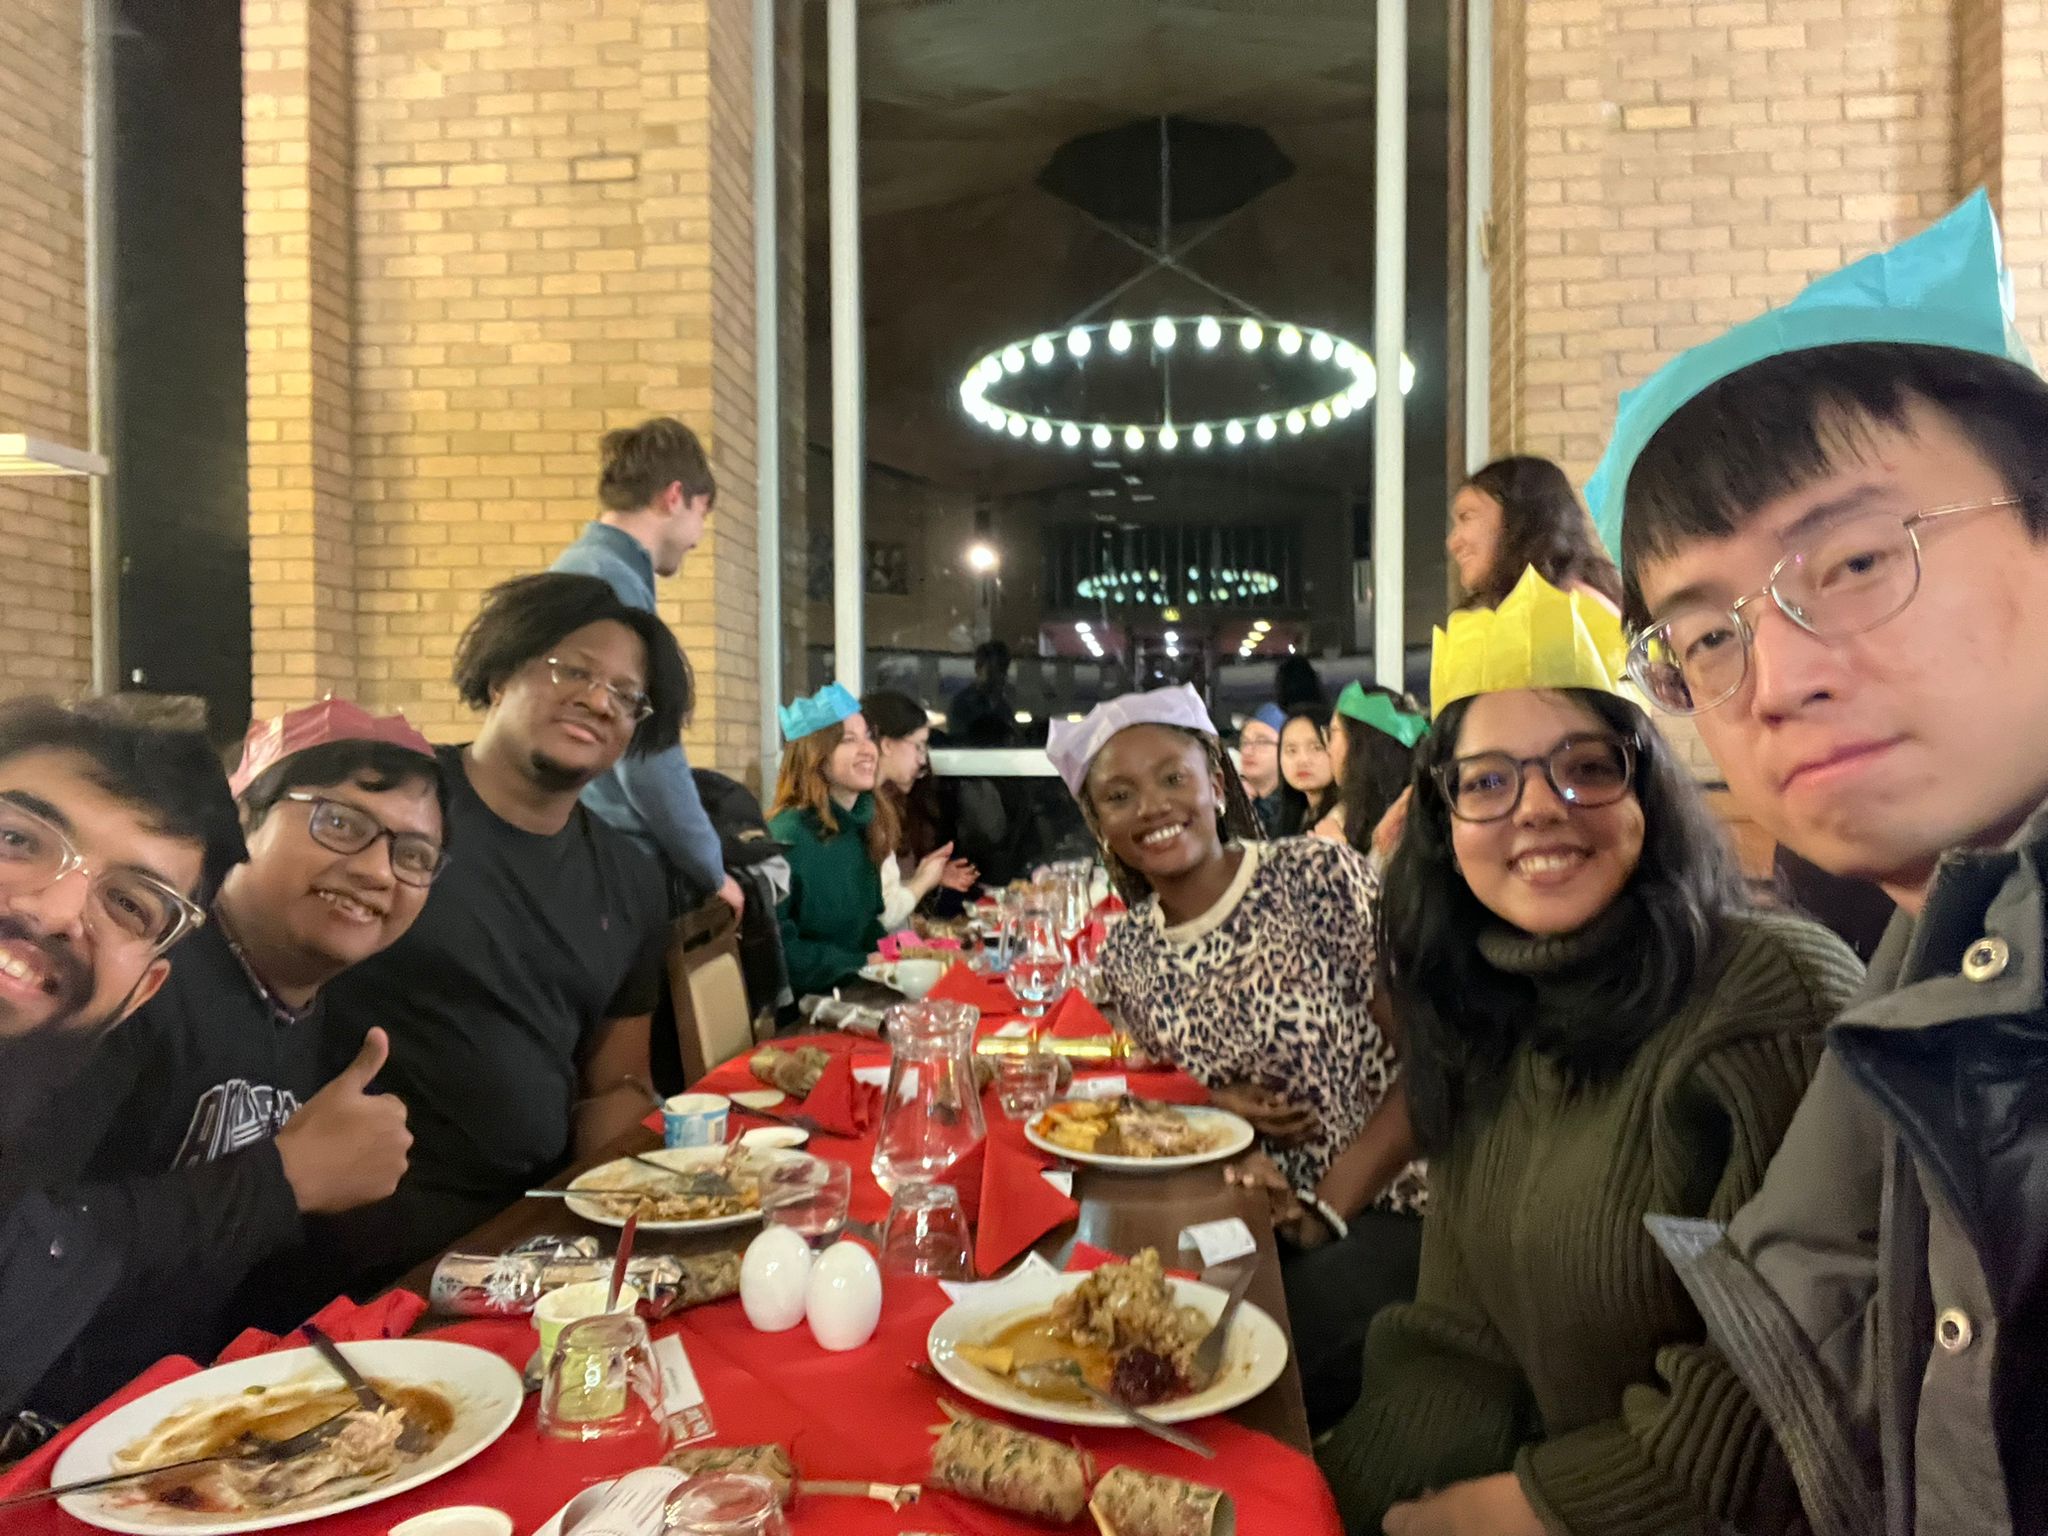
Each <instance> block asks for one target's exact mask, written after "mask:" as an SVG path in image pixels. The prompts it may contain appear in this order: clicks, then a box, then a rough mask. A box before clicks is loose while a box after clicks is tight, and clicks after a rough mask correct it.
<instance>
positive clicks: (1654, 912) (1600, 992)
mask: <svg viewBox="0 0 2048 1536" xmlns="http://www.w3.org/2000/svg"><path fill="white" fill-rule="evenodd" d="M1565 696H1566V697H1567V698H1570V699H1572V700H1574V701H1576V702H1578V703H1580V704H1583V705H1584V706H1585V707H1586V708H1587V709H1589V710H1591V711H1592V712H1593V713H1594V714H1595V715H1596V716H1598V717H1599V719H1600V720H1601V722H1602V723H1603V724H1604V725H1606V726H1607V727H1608V729H1610V730H1611V731H1613V732H1614V733H1615V734H1616V735H1617V736H1620V737H1624V738H1626V739H1629V740H1631V741H1633V742H1635V743H1636V777H1635V796H1636V800H1637V802H1638V803H1639V804H1640V805H1641V806H1642V810H1643V852H1642V857H1641V859H1640V860H1639V861H1638V862H1637V864H1636V868H1635V873H1634V874H1633V875H1632V876H1630V878H1629V881H1628V884H1627V885H1625V886H1624V887H1623V888H1622V892H1621V895H1620V896H1619V897H1618V898H1617V905H1619V904H1621V903H1627V904H1628V905H1629V907H1630V908H1631V910H1632V912H1633V915H1634V917H1635V919H1636V920H1637V921H1638V922H1639V923H1640V926H1641V934H1640V940H1639V942H1634V943H1631V944H1629V945H1628V946H1627V948H1626V950H1625V952H1622V953H1621V957H1620V960H1619V963H1617V964H1615V965H1614V966H1612V967H1610V969H1609V974H1607V975H1606V976H1604V977H1602V978H1600V979H1599V980H1598V982H1597V985H1596V987H1595V989H1594V990H1593V991H1592V992H1591V993H1590V994H1589V995H1588V996H1587V997H1586V999H1585V1001H1584V1006H1583V1009H1582V1011H1581V1017H1582V1018H1583V1019H1584V1021H1585V1025H1586V1027H1585V1030H1584V1032H1583V1034H1582V1035H1581V1036H1580V1037H1578V1038H1575V1039H1571V1040H1567V1041H1563V1042H1552V1046H1553V1048H1552V1050H1551V1054H1552V1055H1553V1056H1555V1057H1556V1059H1557V1060H1558V1063H1559V1065H1560V1066H1562V1067H1563V1068H1564V1070H1565V1072H1566V1074H1567V1076H1568V1078H1569V1079H1570V1080H1572V1081H1573V1082H1575V1083H1579V1084H1584V1083H1590V1082H1595V1081H1598V1080H1600V1079H1602V1078H1604V1077H1608V1076H1611V1075H1612V1074H1613V1073H1615V1072H1617V1071H1619V1070H1621V1068H1622V1067H1624V1066H1625V1065H1626V1064H1627V1063H1628V1062H1629V1060H1630V1059H1632V1058H1633V1057H1634V1055H1635V1053H1636V1051H1637V1050H1638V1049H1639V1048H1640V1047H1641V1046H1642V1044H1643V1042H1644V1041H1645V1040H1647V1039H1649V1037H1650V1036H1651V1035H1653V1034H1654V1033H1655V1032H1656V1031H1657V1030H1658V1029H1659V1028H1660V1027H1661V1026H1662V1025H1663V1024H1664V1023H1665V1021H1666V1020H1668V1019H1669V1018H1670V1017H1671V1015H1672V1014H1673V1013H1674V1012H1675V1011H1676V1010H1677V1009H1678V1008H1679V1007H1680V1006H1681V1005H1682V1004H1683V1003H1684V1002H1685V999H1686V997H1687V996H1688V994H1689V993H1690V992H1691V990H1692V987H1693V985H1694V983H1695V982H1696V981H1697V980H1698V979H1699V976H1700V973H1701V969H1702V967H1703V966H1704V965H1705V963H1706V961H1707V959H1708V956H1709V954H1710V952H1711V951H1712V949H1713V946H1714V944H1715V942H1716V941H1717V939H1718V938H1719V936H1720V931H1721V926H1722V921H1723V919H1724V918H1725V916H1726V915H1727V914H1728V913H1730V912H1733V911H1737V910H1739V909H1740V908H1741V907H1742V906H1743V905H1744V904H1745V902H1744V896H1743V891H1742V885H1741V882H1740V881H1739V879H1738V878H1737V876H1736V873H1735V868H1734V864H1733V861H1732V860H1731V859H1730V857H1729V854H1728V845H1727V842H1726V841H1725V839H1724V838H1723V837H1722V835H1721V830H1720V828H1719V827H1718V826H1717V825H1716V824H1715V822H1714V820H1713V817H1712V815H1711V813H1709V811H1708V810H1707V808H1706V805H1705V803H1704V802H1703V801H1702V800H1701V799H1700V795H1699V791H1698V790H1697V789H1696V788H1695V787H1694V785H1693V782H1692V776H1691V775H1690V774H1689V773H1688V772H1687V771H1686V769H1685V767H1684V765H1683V764H1682V763H1680V762H1679V761H1678V760H1677V757H1676V756H1675V755H1674V754H1673V753H1672V752H1671V751H1669V750H1668V749H1667V748H1666V746H1665V744H1664V743H1663V741H1662V740H1661V739H1660V738H1659V737H1658V735H1657V733H1656V731H1655V730H1653V729H1652V728H1651V727H1650V724H1649V722H1648V720H1646V719H1645V718H1644V716H1643V714H1642V712H1641V711H1640V710H1638V709H1637V708H1636V707H1635V706H1634V705H1633V704H1631V703H1629V702H1628V701H1627V700H1626V699H1623V698H1620V697H1618V696H1616V695H1614V694H1609V693H1597V692H1592V691H1588V690H1582V689H1568V690H1566V692H1565ZM1469 708H1470V701H1469V700H1462V699H1461V700H1459V701H1457V702H1456V703H1453V704H1451V705H1450V706H1449V707H1447V708H1446V709H1445V710H1444V712H1443V714H1442V715H1441V716H1439V717H1438V719H1437V722H1436V725H1435V727H1434V728H1433V729H1432V730H1431V732H1430V734H1429V735H1428V736H1426V737H1424V738H1423V740H1422V742H1421V744H1420V745H1419V747H1418V748H1417V750H1416V754H1415V777H1414V787H1415V799H1414V801H1413V803H1412V804H1411V805H1410V807H1409V811H1408V828H1407V831H1406V833H1405V834H1404V835H1403V837H1402V839H1401V845H1400V847H1399V848H1398V849H1397V850H1396V851H1395V853H1394V857H1393V860H1392V862H1391V864H1390V865H1389V866H1388V869H1387V878H1386V898H1385V900H1384V902H1383V903H1382V907H1381V910H1382V913H1383V916H1384V921H1385V924H1386V943H1385V949H1384V953H1385V954H1386V956H1387V961H1388V972H1389V975H1390V978H1391V984H1392V997H1393V1003H1394V1008H1395V1012H1396V1016H1397V1017H1399V1019H1400V1020H1401V1023H1402V1027H1403V1029H1404V1030H1405V1032H1406V1036H1407V1062H1406V1072H1407V1083H1408V1103H1409V1110H1410V1113H1411V1114H1412V1115H1413V1117H1414V1121H1415V1129H1416V1135H1417V1137H1418V1138H1419V1140H1420V1142H1421V1145H1422V1146H1423V1148H1424V1150H1426V1151H1429V1152H1441V1151H1442V1150H1443V1149H1444V1148H1445V1147H1446V1146H1448V1145H1449V1143H1450V1141H1451V1138H1452V1135H1453V1134H1454V1133H1455V1132H1456V1130H1457V1128H1458V1126H1459V1124H1460V1123H1461V1122H1462V1121H1464V1120H1465V1119H1467V1118H1468V1117H1471V1116H1485V1115H1488V1114H1491V1113H1492V1111H1493V1109H1494V1108H1495V1107H1496V1106H1497V1105H1498V1104H1499V1102H1500V1094H1501V1091H1502V1088H1503V1086H1504V1084H1505V1081H1506V1077H1507V1071H1508V1066H1509V1063H1510V1062H1511V1061H1512V1060H1513V1058H1514V1054H1515V1049H1516V1047H1517V1046H1518V1045H1519V1044H1521V1043H1522V1041H1523V1040H1524V1039H1525V1038H1526V1037H1527V1036H1526V1026H1527V1021H1528V1019H1529V1017H1530V1015H1531V1013H1532V1011H1533V1009H1534V1007H1535V1001H1536V989H1535V985H1534V983H1533V982H1531V981H1530V979H1529V978H1527V977H1525V976H1513V975H1509V974H1508V973H1506V972H1504V971H1501V970H1498V969H1496V968H1495V967H1494V966H1492V965H1490V964H1488V963H1487V961H1486V959H1485V958H1484V957H1483V956H1482V955H1481V953H1480V950H1479V946H1478V944H1477V943H1476V942H1475V940H1476V938H1477V935H1479V934H1480V933H1482V932H1484V931H1485V930H1486V929H1487V928H1489V927H1496V926H1498V925H1499V923H1500V919H1499V918H1497V917H1495V916H1494V915H1493V913H1491V912H1490V911H1489V910H1488V909H1487V908H1486V907H1485V906H1483V905H1482V904H1481V903H1480V901H1479V898H1478V897H1476V896H1474V895H1473V894H1472V888H1471V887H1470V886H1469V885H1467V884H1466V883H1465V877H1464V876H1463V875H1462V874H1460V873H1459V871H1458V866H1457V863H1456V861H1455V859H1454V858H1453V855H1452V846H1451V812H1450V807H1449V805H1448V804H1446V802H1445V800H1444V795H1443V790H1442V788H1441V786H1440V785H1439V783H1438V781H1437V770H1438V769H1439V768H1441V767H1443V766H1444V765H1445V764H1447V763H1449V762H1450V761H1451V760H1452V759H1453V758H1454V757H1456V756H1457V746H1458V735H1459V732H1460V730H1461V728H1462V727H1463V725H1464V722H1465V715H1466V713H1467V712H1468V710H1469ZM1611 910H1612V909H1610V911H1611Z"/></svg>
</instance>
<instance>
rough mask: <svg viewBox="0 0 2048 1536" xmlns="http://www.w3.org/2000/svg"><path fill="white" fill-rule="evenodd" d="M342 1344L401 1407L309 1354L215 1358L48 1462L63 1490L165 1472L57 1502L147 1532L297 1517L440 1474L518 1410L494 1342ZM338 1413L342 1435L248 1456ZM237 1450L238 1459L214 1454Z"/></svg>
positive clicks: (85, 1516) (194, 1532)
mask: <svg viewBox="0 0 2048 1536" xmlns="http://www.w3.org/2000/svg"><path fill="white" fill-rule="evenodd" d="M342 1350H343V1352H344V1353H345V1354H346V1355H347V1357H348V1360H349V1363H350V1364H351V1365H353V1366H355V1368H356V1369H357V1370H359V1371H360V1372H362V1374H363V1375H364V1376H365V1377H366V1378H367V1379H368V1380H369V1382H370V1385H371V1386H373V1387H375V1388H376V1389H377V1391H378V1393H379V1394H380V1395H382V1396H383V1397H384V1398H385V1399H386V1400H387V1401H388V1402H389V1404H390V1405H391V1406H390V1407H388V1408H384V1409H379V1410H375V1411H372V1410H368V1409H365V1408H362V1407H361V1406H360V1405H358V1404H357V1402H356V1400H355V1397H354V1395H353V1394H352V1393H351V1392H350V1391H349V1389H348V1388H347V1387H346V1386H344V1385H343V1384H342V1382H341V1379H340V1378H339V1377H338V1376H336V1375H335V1373H334V1371H333V1370H332V1369H330V1368H329V1366H328V1365H327V1363H326V1362H325V1361H323V1360H322V1359H321V1358H320V1356H319V1355H317V1354H315V1353H314V1352H313V1351H312V1350H310V1349H290V1350H280V1351H277V1352H275V1353H272V1354H267V1355H257V1356H254V1357H252V1358H250V1359H247V1360H237V1361H235V1362H234V1363H233V1364H231V1365H219V1366H215V1367H214V1368H213V1369H212V1370H209V1371H201V1372H199V1373H198V1374H197V1375H195V1376H187V1377H185V1378H184V1379H182V1380H180V1381H174V1382H170V1383H167V1384H166V1385H164V1386H161V1387H158V1388H157V1389H156V1390H155V1391H154V1392H150V1393H147V1394H145V1395H144V1396H142V1397H139V1398H137V1399H136V1400H135V1401H134V1402H132V1403H129V1404H127V1405H125V1406H124V1407H121V1408H118V1409H116V1410H115V1411H114V1412H112V1413H110V1414H108V1415H107V1416H106V1417H105V1418H104V1419H101V1420H100V1421H99V1422H98V1423H97V1424H95V1425H93V1426H92V1427H91V1428H89V1429H87V1430H86V1431H85V1433H84V1434H82V1435H80V1436H79V1437H78V1438H77V1439H76V1440H75V1441H73V1442H72V1443H71V1445H70V1446H69V1447H67V1448H66V1450H65V1452H64V1454H63V1455H62V1456H60V1457H58V1458H57V1465H56V1466H55V1467H54V1468H53V1469H52V1470H51V1474H50V1481H51V1483H52V1485H53V1486H55V1485H62V1484H65V1483H74V1482H84V1481H87V1480H89V1479H92V1478H96V1477H105V1476H108V1475H109V1474H112V1473H118V1472H131V1471H141V1470H143V1469H146V1468H151V1467H156V1468H162V1469H164V1470H162V1471H161V1472H160V1473H159V1474H158V1475H156V1476H153V1477H145V1478H139V1479H136V1480H133V1481H130V1482H125V1483H120V1484H117V1485H115V1486H114V1487H111V1488H103V1489H100V1490H97V1491H95V1492H91V1493H76V1494H72V1495H70V1496H69V1497H67V1498H64V1499H62V1500H60V1501H59V1502H60V1503H61V1505H62V1507H63V1509H64V1512H65V1513H66V1514H68V1515H70V1516H72V1517H73V1518H74V1519H78V1520H83V1521H84V1522H85V1523H86V1524H88V1525H96V1526H98V1527H100V1528H101V1529H102V1530H108V1531H127V1532H134V1533H138V1536H158V1533H161V1532H165V1531H177V1532H181V1533H183V1536H239V1533H241V1532H245V1531H264V1530H270V1529H272V1528H273V1527H276V1526H281V1525H297V1524H299V1523H300V1522H302V1521H306V1520H317V1519H320V1518H322V1517H323V1516H326V1515H335V1514H340V1513H341V1512H342V1511H343V1510H349V1509H360V1508H361V1507H362V1506H363V1505H365V1504H374V1503H376V1502H377V1501H378V1500H380V1499H388V1498H390V1497H392V1495H394V1494H399V1493H403V1492H405V1491H406V1490H407V1489H408V1488H417V1487H418V1486H419V1485H420V1484H422V1483H426V1482H431V1481H432V1480H433V1479H435V1478H437V1477H439V1476H441V1475H442V1474H443V1473H444V1472H450V1471H453V1470H454V1469H455V1468H456V1467H459V1466H461V1465H462V1464H463V1463H464V1462H465V1461H468V1460H469V1459H470V1458H471V1457H472V1456H474V1455H476V1454H477V1453H478V1452H479V1451H481V1450H483V1449H484V1448H485V1447H486V1446H488V1445H489V1444H490V1443H491V1442H492V1441H494V1440H496V1439H497V1438H498V1437H499V1436H500V1435H502V1434H503V1433H504V1432H505V1430H506V1429H507V1428H508V1427H509V1426H510V1425H511V1423H512V1421H513V1420H514V1419H515V1418H517V1417H518V1416H519V1405H520V1401H521V1398H522V1397H523V1395H524V1394H523V1391H522V1389H521V1387H520V1383H519V1373H518V1372H517V1371H515V1370H513V1369H512V1367H511V1366H510V1365H507V1364H506V1363H505V1362H504V1361H503V1360H501V1359H500V1358H499V1357H498V1356H496V1355H494V1354H492V1353H491V1352H490V1351H489V1350H483V1349H476V1348H474V1347H472V1346H470V1345H468V1344H455V1343H449V1342H445V1341H442V1340H437V1339H373V1340H369V1341H366V1342H363V1343H356V1344H345V1345H343V1346H342ZM330 1421H331V1422H333V1424H334V1430H333V1432H332V1433H331V1434H329V1435H327V1436H325V1437H322V1438H318V1439H317V1440H316V1443H314V1444H312V1445H310V1446H309V1447H308V1448H307V1449H306V1450H304V1451H303V1452H301V1453H299V1454H296V1455H293V1456H290V1457H288V1458H285V1459H283V1460H276V1459H270V1458H266V1457H263V1456H260V1455H250V1454H240V1453H242V1452H247V1451H249V1450H251V1449H252V1448H256V1447H259V1446H261V1445H262V1444H264V1443H269V1444H276V1443H278V1442H280V1441H285V1440H289V1439H291V1438H292V1437H294V1436H298V1435H302V1434H304V1433H305V1432H306V1431H309V1430H311V1429H313V1428H314V1427H315V1426H318V1425H323V1424H326V1423H329V1422H330ZM408 1428H410V1429H411V1430H412V1433H410V1434H407V1430H408ZM401 1440H404V1441H405V1442H406V1443H405V1444H404V1445H401V1443H400V1442H401ZM231 1450H233V1451H236V1452H237V1453H238V1454H236V1455H235V1456H233V1457H228V1458H226V1459H216V1460H204V1459H203V1458H208V1457H214V1458H222V1457H223V1453H226V1452H229V1451H231ZM194 1463H197V1464H196V1465H195V1464H194Z"/></svg>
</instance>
